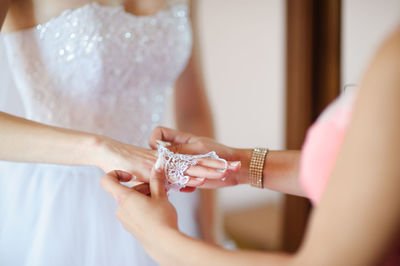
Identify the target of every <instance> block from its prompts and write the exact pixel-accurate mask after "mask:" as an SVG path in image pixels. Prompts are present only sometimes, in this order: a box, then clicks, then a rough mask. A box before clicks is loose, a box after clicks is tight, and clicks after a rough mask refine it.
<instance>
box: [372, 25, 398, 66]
mask: <svg viewBox="0 0 400 266" xmlns="http://www.w3.org/2000/svg"><path fill="white" fill-rule="evenodd" d="M374 62H375V63H376V64H378V65H379V66H382V67H383V65H384V66H385V67H386V68H387V69H386V70H387V71H389V72H392V73H393V71H396V72H400V25H399V26H398V27H397V28H396V29H395V30H394V31H393V32H392V34H391V35H390V36H389V37H388V38H387V39H386V40H385V41H384V42H383V43H382V45H381V47H380V48H379V50H378V52H377V54H376V57H375V60H374Z"/></svg>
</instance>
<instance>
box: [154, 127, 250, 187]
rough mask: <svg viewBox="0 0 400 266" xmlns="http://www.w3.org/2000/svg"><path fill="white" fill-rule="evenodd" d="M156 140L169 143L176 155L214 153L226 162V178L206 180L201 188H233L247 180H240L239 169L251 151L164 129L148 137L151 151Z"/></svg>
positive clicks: (157, 130) (155, 146)
mask: <svg viewBox="0 0 400 266" xmlns="http://www.w3.org/2000/svg"><path fill="white" fill-rule="evenodd" d="M157 140H162V141H166V142H170V143H171V145H172V146H169V147H168V148H169V149H170V150H171V151H173V152H176V153H182V154H202V153H207V152H210V151H215V152H216V153H217V155H218V156H219V157H220V158H223V159H225V160H227V161H228V169H227V171H226V178H225V179H207V180H205V183H204V184H203V185H201V187H203V188H219V187H225V186H234V185H237V184H241V183H245V182H246V181H247V178H246V180H242V179H244V178H243V175H242V174H240V168H241V163H242V161H243V162H244V163H246V164H247V163H248V159H249V158H250V155H251V151H250V152H249V150H244V149H243V150H241V149H234V148H230V147H228V146H225V145H222V144H220V143H218V142H216V141H214V140H213V139H210V138H206V137H197V136H194V135H192V134H188V133H183V132H180V131H177V130H173V129H169V128H164V127H157V128H155V129H154V131H153V133H152V136H151V137H150V146H151V147H152V148H153V149H156V148H157Z"/></svg>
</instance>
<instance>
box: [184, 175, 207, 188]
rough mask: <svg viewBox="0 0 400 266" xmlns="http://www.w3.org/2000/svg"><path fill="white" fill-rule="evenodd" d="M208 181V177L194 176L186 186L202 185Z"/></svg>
mask: <svg viewBox="0 0 400 266" xmlns="http://www.w3.org/2000/svg"><path fill="white" fill-rule="evenodd" d="M205 182H206V179H205V178H204V177H203V178H201V177H192V178H190V180H189V182H187V183H186V186H188V187H200V186H202V185H204V183H205Z"/></svg>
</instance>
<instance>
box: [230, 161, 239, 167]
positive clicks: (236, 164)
mask: <svg viewBox="0 0 400 266" xmlns="http://www.w3.org/2000/svg"><path fill="white" fill-rule="evenodd" d="M229 164H230V166H232V167H236V166H238V165H240V164H241V162H240V161H235V162H230V163H229Z"/></svg>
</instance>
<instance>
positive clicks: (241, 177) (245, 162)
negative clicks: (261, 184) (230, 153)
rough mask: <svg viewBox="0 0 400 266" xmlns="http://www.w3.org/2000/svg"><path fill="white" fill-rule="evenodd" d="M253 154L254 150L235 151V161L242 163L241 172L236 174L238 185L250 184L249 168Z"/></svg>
mask: <svg viewBox="0 0 400 266" xmlns="http://www.w3.org/2000/svg"><path fill="white" fill-rule="evenodd" d="M252 152H253V150H252V149H234V154H235V155H234V161H240V162H241V167H240V170H239V172H237V173H235V178H236V181H237V183H238V184H249V166H250V159H251V154H252Z"/></svg>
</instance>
